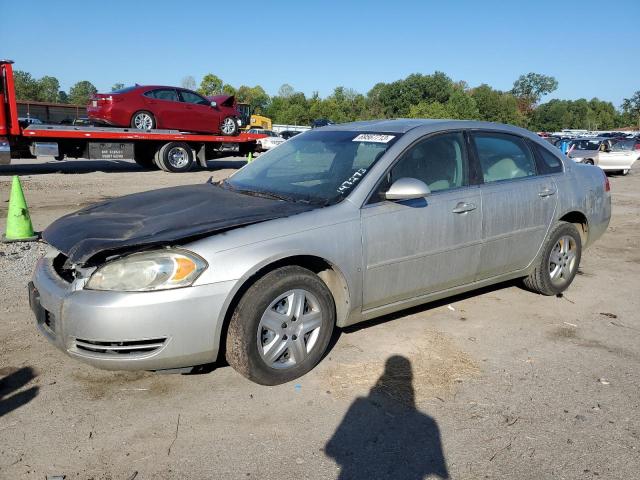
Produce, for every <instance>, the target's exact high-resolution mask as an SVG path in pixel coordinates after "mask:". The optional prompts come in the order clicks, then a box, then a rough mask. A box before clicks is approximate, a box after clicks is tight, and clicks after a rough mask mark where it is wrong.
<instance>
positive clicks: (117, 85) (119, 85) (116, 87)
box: [111, 82, 124, 92]
mask: <svg viewBox="0 0 640 480" xmlns="http://www.w3.org/2000/svg"><path fill="white" fill-rule="evenodd" d="M123 88H124V83H121V82H118V83H114V84H113V85H112V86H111V91H112V92H115V91H116V90H121V89H123Z"/></svg>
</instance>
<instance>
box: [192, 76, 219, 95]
mask: <svg viewBox="0 0 640 480" xmlns="http://www.w3.org/2000/svg"><path fill="white" fill-rule="evenodd" d="M223 86H224V83H223V81H222V79H221V78H220V77H218V76H216V75H214V74H213V73H207V74H206V75H205V76H204V77H202V81H201V82H200V87H199V88H198V93H199V94H201V95H207V96H211V95H218V94H220V93H222V87H223Z"/></svg>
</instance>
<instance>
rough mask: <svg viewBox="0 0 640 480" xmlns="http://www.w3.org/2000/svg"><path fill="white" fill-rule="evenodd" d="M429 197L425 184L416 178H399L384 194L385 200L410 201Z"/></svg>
mask: <svg viewBox="0 0 640 480" xmlns="http://www.w3.org/2000/svg"><path fill="white" fill-rule="evenodd" d="M429 195H431V190H429V187H427V184H426V183H424V182H423V181H422V180H418V179H417V178H408V177H403V178H399V179H398V180H396V181H395V182H393V185H391V188H389V190H387V191H386V192H385V194H384V198H385V199H387V200H410V199H412V198H424V197H427V196H429Z"/></svg>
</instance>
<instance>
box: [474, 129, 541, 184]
mask: <svg viewBox="0 0 640 480" xmlns="http://www.w3.org/2000/svg"><path fill="white" fill-rule="evenodd" d="M472 138H473V143H474V145H475V148H476V152H477V154H478V160H479V161H480V167H481V169H482V175H483V179H484V182H485V183H492V182H500V181H504V180H514V179H517V178H525V177H531V176H534V175H536V164H535V160H534V158H533V155H532V153H531V150H529V147H528V146H527V144H526V142H525V141H524V139H523V138H520V137H517V136H515V135H509V134H504V133H493V132H492V133H488V132H487V133H485V132H475V133H473V135H472Z"/></svg>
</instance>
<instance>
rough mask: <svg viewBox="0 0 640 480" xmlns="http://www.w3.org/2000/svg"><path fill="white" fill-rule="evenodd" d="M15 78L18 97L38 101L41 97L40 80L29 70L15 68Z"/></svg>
mask: <svg viewBox="0 0 640 480" xmlns="http://www.w3.org/2000/svg"><path fill="white" fill-rule="evenodd" d="M13 78H14V82H15V89H16V99H18V100H32V101H38V100H39V99H40V86H39V84H38V81H37V80H36V79H35V78H33V77H32V76H31V74H30V73H29V72H24V71H22V70H14V72H13Z"/></svg>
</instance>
